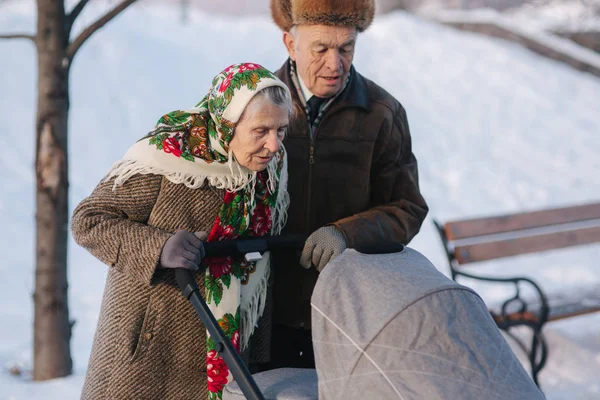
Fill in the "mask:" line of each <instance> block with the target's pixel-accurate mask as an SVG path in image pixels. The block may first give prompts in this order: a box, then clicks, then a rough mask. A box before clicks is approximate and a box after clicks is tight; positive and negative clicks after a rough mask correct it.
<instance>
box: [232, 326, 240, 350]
mask: <svg viewBox="0 0 600 400" xmlns="http://www.w3.org/2000/svg"><path fill="white" fill-rule="evenodd" d="M231 343H232V344H233V347H234V348H235V351H237V352H238V353H240V330H239V329H238V330H237V331H235V332H233V335H232V336H231Z"/></svg>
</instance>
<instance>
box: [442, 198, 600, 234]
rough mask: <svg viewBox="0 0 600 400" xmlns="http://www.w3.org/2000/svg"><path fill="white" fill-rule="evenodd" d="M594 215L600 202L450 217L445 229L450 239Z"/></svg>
mask: <svg viewBox="0 0 600 400" xmlns="http://www.w3.org/2000/svg"><path fill="white" fill-rule="evenodd" d="M594 219H600V203H593V204H584V205H579V206H573V207H565V208H554V209H550V210H543V211H534V212H522V213H518V214H512V215H501V216H495V217H489V218H475V219H470V220H464V221H450V222H447V223H446V224H445V225H444V230H445V232H446V236H447V237H448V240H451V241H452V240H459V239H466V238H471V237H476V236H484V235H493V234H498V233H507V232H512V231H519V230H524V229H532V228H541V227H546V226H552V225H559V224H566V223H572V222H580V221H587V220H594Z"/></svg>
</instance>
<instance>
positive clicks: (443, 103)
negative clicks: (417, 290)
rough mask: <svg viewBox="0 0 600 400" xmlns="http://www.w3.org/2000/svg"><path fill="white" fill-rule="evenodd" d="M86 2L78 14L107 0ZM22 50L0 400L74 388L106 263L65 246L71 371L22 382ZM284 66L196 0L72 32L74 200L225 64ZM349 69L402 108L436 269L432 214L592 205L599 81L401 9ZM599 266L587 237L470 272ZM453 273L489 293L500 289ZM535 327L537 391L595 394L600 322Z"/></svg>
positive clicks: (29, 229) (1, 294) (262, 24)
mask: <svg viewBox="0 0 600 400" xmlns="http://www.w3.org/2000/svg"><path fill="white" fill-rule="evenodd" d="M91 3H92V4H90V5H89V6H88V7H87V8H86V9H85V11H84V13H83V14H82V16H81V18H80V20H79V22H78V23H79V24H81V25H84V24H87V23H89V22H90V21H92V20H94V19H95V17H97V15H99V14H100V13H102V12H104V11H106V9H107V7H108V6H107V5H106V4H99V5H96V4H94V2H91ZM109 3H110V2H109ZM573 3H577V2H576V1H573ZM560 10H564V9H562V8H561V9H560ZM561 12H564V11H561ZM544 15H545V18H547V21H548V24H547V25H545V26H548V25H550V24H554V25H556V24H557V22H556V19H557V16H556V15H555V14H552V13H547V14H544ZM526 17H527V14H526V13H525V12H522V13H520V14H519V18H526ZM570 23H571V22H570ZM586 23H590V22H586ZM596 23H598V22H597V21H596ZM539 25H540V26H542V25H543V24H542V23H541V22H539ZM34 29H35V7H34V3H33V1H30V0H22V1H21V0H19V1H8V2H1V1H0V33H10V32H15V31H18V32H22V31H24V32H33V31H34ZM540 29H541V28H540ZM75 30H77V27H76V28H75ZM581 51H582V52H583V53H585V54H586V57H590V58H591V59H595V60H598V59H600V56H599V55H597V54H595V53H592V52H591V51H587V52H586V51H584V50H581ZM35 57H36V56H35V50H34V47H33V46H32V45H31V43H28V42H26V41H17V40H4V41H3V40H0V60H1V62H0V71H1V74H0V126H1V128H0V139H1V141H2V143H3V145H2V147H3V148H4V150H3V152H2V156H1V157H0V180H1V181H2V185H1V189H0V227H2V229H0V254H1V256H0V273H1V274H2V276H3V278H2V279H1V280H0V305H1V306H2V307H1V308H0V399H2V400H4V399H6V400H21V399H32V400H33V399H65V400H68V399H77V398H79V394H80V391H81V387H82V384H83V379H84V375H85V371H86V364H87V359H88V357H89V353H90V349H91V343H92V339H93V334H94V331H95V326H96V321H97V318H98V312H99V308H100V302H101V299H102V292H103V288H104V279H105V276H106V268H107V267H106V266H105V265H103V264H101V263H100V262H99V261H98V260H96V259H95V258H93V257H92V256H91V255H90V254H88V253H87V252H86V251H85V250H84V249H82V248H80V247H79V246H77V245H76V244H75V243H74V242H73V241H72V240H71V242H70V243H69V272H68V273H69V301H70V315H71V318H72V319H74V320H75V321H76V322H75V326H74V330H73V338H72V342H71V346H72V355H73V359H74V374H73V375H72V376H70V377H67V378H61V379H56V380H52V381H47V382H43V383H34V382H32V381H31V377H30V375H29V372H28V371H30V370H31V367H32V365H31V363H32V319H33V304H32V298H31V294H32V293H33V282H34V281H33V280H34V264H35V262H34V260H35V251H34V242H33V238H34V222H35V215H34V201H35V198H34V187H35V181H34V179H35V178H34V174H33V165H34V159H33V157H34V151H33V149H34V124H35V109H36V58H35ZM594 57H597V58H594ZM285 59H286V52H285V48H284V46H283V44H282V42H281V33H280V31H279V30H278V28H277V27H276V26H275V25H274V24H273V23H271V20H270V18H269V16H268V15H267V14H264V13H262V14H257V15H231V14H226V13H216V12H212V13H206V12H205V11H203V10H202V9H201V8H197V7H193V8H190V9H189V12H188V15H187V18H186V21H185V22H182V19H181V15H180V10H179V9H178V8H176V7H173V6H172V5H166V4H162V3H160V2H147V3H146V2H142V3H140V4H137V5H134V6H132V7H131V8H130V9H128V10H126V11H125V12H124V13H123V14H122V15H120V16H119V17H117V18H116V19H115V20H114V21H113V22H111V23H110V24H109V25H107V26H106V27H105V28H103V29H102V30H100V31H99V32H98V33H97V34H96V35H95V36H94V37H93V38H91V39H90V40H89V42H87V43H86V45H85V47H83V48H82V50H81V51H80V53H79V54H78V55H77V57H76V58H75V61H74V64H73V66H72V72H71V114H70V121H69V129H70V132H69V134H70V138H69V140H70V142H69V156H70V161H69V162H70V176H69V181H70V204H71V209H72V208H74V207H75V206H76V205H77V203H78V202H79V201H80V200H81V199H83V198H84V197H85V196H87V195H88V194H89V193H90V192H91V190H92V189H93V188H94V186H95V185H96V184H97V183H98V181H99V180H100V179H101V178H102V177H103V175H104V174H105V173H106V172H107V171H108V169H109V168H110V166H111V165H112V163H113V162H115V161H116V160H118V159H119V158H120V157H121V156H122V155H123V153H124V151H125V150H126V149H127V148H128V147H129V145H130V144H131V143H133V142H134V141H135V140H137V139H138V138H140V137H141V136H143V135H145V134H146V133H147V132H148V131H149V130H150V129H151V128H152V127H153V125H154V123H155V122H156V120H157V119H158V118H159V117H160V116H161V115H162V114H164V113H165V112H169V111H172V110H174V109H178V108H186V107H189V106H191V105H194V104H195V103H196V102H197V101H198V100H200V99H201V98H202V97H203V96H204V95H205V92H206V90H207V89H208V85H209V83H210V80H211V78H212V77H213V76H214V75H215V74H216V73H218V72H219V71H221V70H222V69H223V68H224V67H225V66H227V65H229V64H232V63H236V62H243V61H251V62H256V63H259V64H262V65H264V66H265V67H267V68H269V69H271V70H275V69H278V68H279V66H280V65H281V64H282V63H283V62H284V61H285ZM354 65H355V66H356V68H357V69H358V71H360V72H361V73H362V74H363V75H365V76H366V77H368V78H370V79H372V80H374V81H375V82H377V83H378V84H380V85H381V86H382V87H384V88H385V89H386V90H388V91H389V92H390V93H391V94H392V95H394V96H395V97H396V98H397V99H399V100H400V101H401V102H402V104H403V105H404V107H405V108H406V110H407V113H408V120H409V123H410V127H411V132H412V137H413V150H414V152H415V154H416V156H417V158H418V160H419V172H420V182H421V189H422V192H423V194H424V196H425V198H426V199H427V201H428V203H429V206H430V214H429V216H428V218H427V220H426V221H425V223H424V225H423V228H422V230H421V233H420V234H419V235H418V236H417V237H416V238H415V239H414V240H413V242H412V243H411V244H410V246H411V247H412V248H414V249H416V250H418V251H420V252H421V253H423V254H424V255H425V256H427V257H428V258H429V259H430V260H431V261H432V262H433V263H434V264H435V265H436V266H437V267H438V268H439V269H440V270H441V271H442V272H443V273H445V274H448V266H447V261H446V258H445V254H444V251H443V248H442V245H441V243H440V240H439V237H438V236H437V233H436V231H435V229H434V226H433V222H432V221H433V218H437V219H440V220H444V221H445V220H449V219H453V218H467V217H476V216H483V215H493V214H502V213H508V212H517V211H526V210H535V209H541V208H550V207H560V206H567V205H576V204H582V203H586V202H593V201H596V202H597V201H598V200H600V179H599V178H598V176H599V175H600V156H599V155H600V106H599V104H600V78H598V77H595V76H594V75H592V74H588V73H584V72H580V71H577V70H575V69H573V68H571V67H570V66H568V65H565V64H562V63H559V62H556V61H553V60H549V59H547V58H544V57H541V56H539V55H537V54H535V53H533V52H531V51H529V50H527V49H524V48H522V47H520V46H519V45H517V44H514V43H509V42H506V41H503V40H500V39H494V38H489V37H484V36H480V35H477V34H473V33H467V32H461V31H457V30H454V29H452V28H449V27H445V26H442V25H439V24H436V23H433V22H430V21H428V20H426V19H425V18H424V17H422V16H421V17H420V16H415V15H413V14H409V13H406V12H404V11H394V12H391V13H388V14H385V15H379V16H378V17H377V18H376V20H375V23H374V24H373V26H372V27H371V28H370V29H369V30H367V31H366V32H365V33H363V34H361V35H360V36H359V40H358V45H357V51H356V56H355V61H354ZM599 65H600V63H599ZM599 259H600V245H598V244H596V245H588V246H581V247H578V248H572V249H569V250H557V251H551V252H548V253H545V254H543V255H531V256H522V257H518V258H513V259H508V260H505V261H496V262H489V263H486V265H485V266H483V267H478V268H479V271H483V272H486V273H491V274H498V275H499V274H509V273H510V274H518V275H528V276H534V277H535V279H536V280H538V281H539V282H540V283H541V284H542V285H543V286H544V287H545V288H547V289H548V291H549V292H552V291H553V290H563V289H566V288H569V289H573V288H577V287H586V286H589V285H594V284H598V283H600V269H599V268H600V264H599V262H598V260H599ZM463 283H465V284H467V285H472V287H473V288H475V289H476V290H478V291H479V292H480V293H481V295H482V296H483V297H484V299H485V300H486V301H490V302H493V301H495V300H498V299H499V298H501V297H502V295H503V294H504V293H505V292H503V291H502V290H498V289H493V290H492V289H489V288H487V287H484V286H481V285H480V284H478V283H475V282H463ZM546 335H547V337H548V341H549V346H550V359H549V362H548V365H547V366H546V368H545V369H544V370H543V372H542V373H541V378H540V380H541V386H542V388H543V390H544V392H545V393H546V396H547V398H548V399H549V400H583V399H590V400H591V399H598V398H600V315H598V314H597V315H593V316H585V317H579V318H572V319H569V320H568V321H565V322H558V323H553V324H550V325H548V326H547V327H546ZM515 351H517V352H518V350H517V349H516V348H515ZM11 371H12V373H11ZM15 372H19V373H18V374H17V373H15Z"/></svg>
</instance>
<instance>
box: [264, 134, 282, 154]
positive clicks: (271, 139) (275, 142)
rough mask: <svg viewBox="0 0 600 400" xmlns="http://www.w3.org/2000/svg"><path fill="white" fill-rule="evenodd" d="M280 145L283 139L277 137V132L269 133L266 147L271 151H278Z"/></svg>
mask: <svg viewBox="0 0 600 400" xmlns="http://www.w3.org/2000/svg"><path fill="white" fill-rule="evenodd" d="M280 145H281V141H280V140H279V138H278V137H277V132H272V133H269V135H268V137H267V142H266V143H265V148H266V149H267V150H269V151H270V152H271V153H277V152H278V151H279V146H280Z"/></svg>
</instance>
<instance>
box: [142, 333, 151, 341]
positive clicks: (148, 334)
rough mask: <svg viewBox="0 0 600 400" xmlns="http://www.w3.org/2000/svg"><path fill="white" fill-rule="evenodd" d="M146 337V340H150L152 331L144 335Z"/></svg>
mask: <svg viewBox="0 0 600 400" xmlns="http://www.w3.org/2000/svg"><path fill="white" fill-rule="evenodd" d="M144 337H145V338H146V340H150V339H152V334H151V333H150V332H148V333H146V334H145V335H144Z"/></svg>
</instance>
